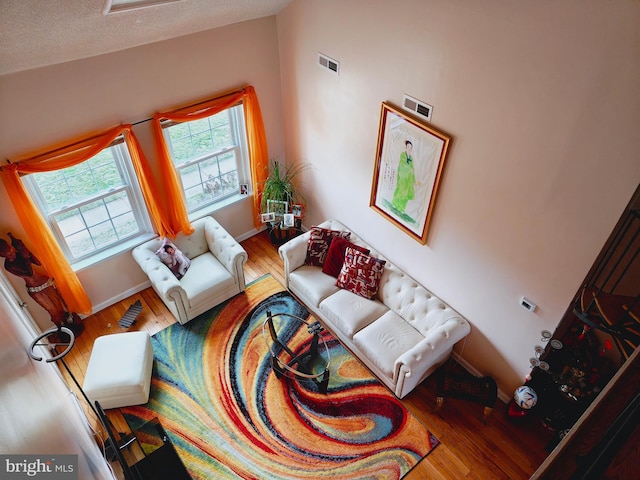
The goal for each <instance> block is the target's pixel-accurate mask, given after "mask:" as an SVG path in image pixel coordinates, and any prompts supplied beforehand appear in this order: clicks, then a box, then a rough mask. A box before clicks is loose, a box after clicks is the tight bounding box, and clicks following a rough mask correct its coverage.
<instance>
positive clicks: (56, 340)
mask: <svg viewBox="0 0 640 480" xmlns="http://www.w3.org/2000/svg"><path fill="white" fill-rule="evenodd" d="M63 335H66V336H68V337H69V340H67V341H65V340H63V338H64V337H63ZM49 337H52V338H51V340H49ZM45 338H46V339H47V342H46V343H41V341H42V340H43V339H45ZM75 341H76V336H75V334H74V333H73V331H72V330H71V329H69V328H67V327H56V328H51V329H50V330H47V331H45V332H43V333H42V334H41V335H39V336H38V337H37V338H36V339H35V340H33V342H31V345H30V346H29V356H30V357H31V358H33V359H34V360H36V361H38V362H40V361H42V358H43V357H41V356H39V355H37V354H36V353H35V352H34V348H35V347H48V348H49V349H50V350H51V352H52V353H53V357H51V358H47V359H46V360H45V362H46V363H51V362H57V361H61V362H62V365H64V368H65V369H66V370H67V373H68V374H69V376H70V377H71V379H72V380H73V383H75V384H76V387H78V390H80V393H81V394H82V396H83V397H84V399H85V400H86V401H87V403H88V404H89V406H90V407H91V410H93V413H95V414H96V417H98V412H97V411H96V409H95V407H94V406H93V405H92V404H91V401H90V400H89V398H88V397H87V394H86V393H84V390H83V389H82V387H81V386H80V384H79V383H78V380H77V379H76V377H75V375H74V374H73V372H72V371H71V370H70V369H69V366H68V365H67V362H65V361H64V357H65V356H66V355H67V354H68V353H69V352H70V351H71V349H72V348H73V345H74V343H75ZM59 346H60V347H66V348H65V349H64V350H63V351H62V352H58V347H59Z"/></svg>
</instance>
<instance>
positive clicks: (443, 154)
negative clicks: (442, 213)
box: [369, 102, 451, 244]
mask: <svg viewBox="0 0 640 480" xmlns="http://www.w3.org/2000/svg"><path fill="white" fill-rule="evenodd" d="M450 144H451V136H449V135H448V134H446V133H444V132H442V131H440V130H438V129H436V128H434V127H432V126H431V125H426V124H424V123H422V122H420V121H418V120H417V119H415V118H413V117H411V116H409V115H408V114H407V113H405V112H403V111H402V110H400V109H398V108H396V107H394V106H393V105H391V104H389V103H387V102H383V103H382V108H381V111H380V124H379V129H378V145H377V148H376V159H375V168H374V173H373V183H372V186H371V198H370V202H369V206H370V207H371V208H372V209H373V210H375V211H377V212H378V213H380V214H381V215H382V216H383V217H385V218H386V219H387V220H389V221H390V222H391V223H393V224H394V225H396V226H397V227H398V228H400V229H401V230H403V231H404V232H406V233H407V234H408V235H409V236H411V237H412V238H414V239H415V240H417V241H418V242H420V243H422V244H425V243H426V241H427V233H428V230H429V224H430V222H431V219H432V217H433V210H434V205H435V201H436V196H437V193H438V187H439V186H440V180H441V178H442V172H443V169H444V166H445V162H446V159H447V153H448V151H449V148H450Z"/></svg>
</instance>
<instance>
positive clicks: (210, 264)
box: [133, 217, 248, 324]
mask: <svg viewBox="0 0 640 480" xmlns="http://www.w3.org/2000/svg"><path fill="white" fill-rule="evenodd" d="M192 226H193V227H194V229H195V230H194V232H193V233H192V234H191V235H184V234H178V236H176V238H175V239H172V242H173V244H175V246H176V247H178V248H179V249H180V250H181V251H182V253H184V254H185V255H186V256H187V257H188V258H189V259H190V260H191V266H190V267H189V270H187V273H186V274H185V275H184V277H182V278H181V279H180V280H178V279H177V278H176V276H175V275H174V274H173V273H172V272H171V270H170V269H169V267H167V266H166V265H165V264H164V263H162V261H161V260H160V258H159V257H158V256H157V255H156V251H157V250H158V248H160V245H161V244H162V239H161V238H154V239H153V240H150V241H148V242H146V243H143V244H142V245H140V246H138V247H136V248H134V249H133V258H134V259H135V260H136V262H138V264H139V265H140V268H142V270H143V271H144V273H146V274H147V276H148V277H149V281H150V282H151V286H152V287H153V289H154V290H155V291H156V293H157V294H158V296H159V297H160V298H161V299H162V301H163V302H164V304H165V305H166V306H167V308H168V309H169V310H170V311H171V313H172V314H173V316H174V317H175V318H176V320H178V322H180V323H182V324H185V323H187V322H188V321H189V320H192V319H193V318H195V317H196V316H198V315H200V314H201V313H204V312H206V311H207V310H209V309H211V308H213V307H215V306H216V305H219V304H220V303H222V302H224V301H225V300H227V299H229V298H231V297H233V296H234V295H236V294H238V293H240V292H244V289H245V280H244V264H245V263H246V261H247V258H248V257H247V252H245V250H244V248H242V246H241V245H240V244H239V243H238V242H237V241H236V240H235V239H234V238H233V237H232V236H231V235H229V233H227V231H226V230H225V229H224V228H222V227H221V226H220V224H219V223H218V222H217V221H216V220H215V219H213V218H212V217H204V218H201V219H199V220H196V221H195V222H193V225H192Z"/></svg>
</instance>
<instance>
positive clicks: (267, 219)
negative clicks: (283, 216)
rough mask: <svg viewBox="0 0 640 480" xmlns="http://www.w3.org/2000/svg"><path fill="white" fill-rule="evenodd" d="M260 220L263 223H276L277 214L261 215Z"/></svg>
mask: <svg viewBox="0 0 640 480" xmlns="http://www.w3.org/2000/svg"><path fill="white" fill-rule="evenodd" d="M260 220H261V221H262V223H267V222H275V221H276V214H275V213H262V214H260Z"/></svg>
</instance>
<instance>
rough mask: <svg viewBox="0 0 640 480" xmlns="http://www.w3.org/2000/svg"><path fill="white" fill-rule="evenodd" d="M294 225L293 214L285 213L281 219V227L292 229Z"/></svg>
mask: <svg viewBox="0 0 640 480" xmlns="http://www.w3.org/2000/svg"><path fill="white" fill-rule="evenodd" d="M294 223H295V217H294V215H293V213H285V214H284V217H283V219H282V225H284V226H285V227H293V225H294Z"/></svg>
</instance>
